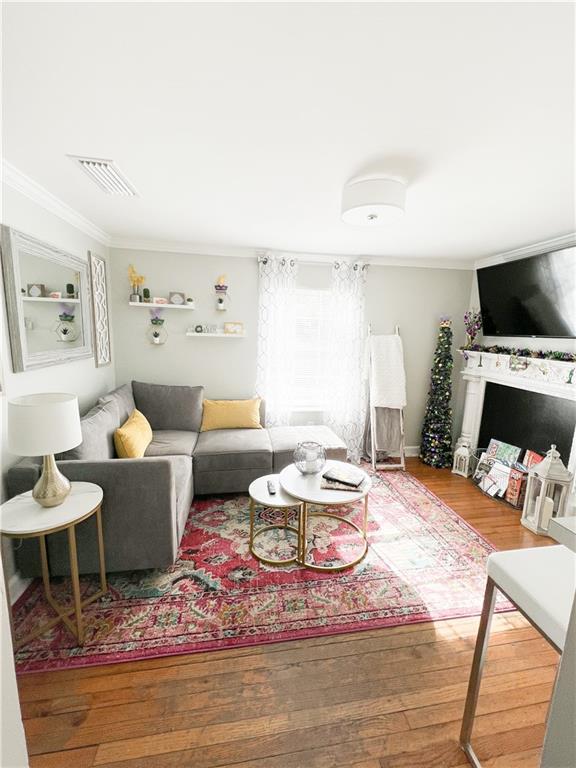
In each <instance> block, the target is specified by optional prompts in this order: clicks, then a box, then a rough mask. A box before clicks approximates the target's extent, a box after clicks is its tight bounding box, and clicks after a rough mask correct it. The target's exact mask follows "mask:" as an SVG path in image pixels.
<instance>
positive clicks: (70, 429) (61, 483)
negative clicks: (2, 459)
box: [8, 392, 82, 507]
mask: <svg viewBox="0 0 576 768" xmlns="http://www.w3.org/2000/svg"><path fill="white" fill-rule="evenodd" d="M81 442H82V432H81V429H80V413H79V411H78V398H77V397H76V395H68V394H64V393H60V392H47V393H43V394H37V395H23V396H22V397H17V398H15V399H14V400H10V401H9V403H8V450H9V451H10V452H11V453H14V454H16V455H17V456H43V457H44V461H43V466H42V475H41V476H40V479H39V480H38V482H37V483H36V485H35V486H34V490H33V491H32V497H33V498H34V500H35V501H37V502H38V504H41V505H42V506H43V507H57V506H58V505H59V504H62V502H63V501H64V499H65V498H66V497H67V496H68V494H69V493H70V481H69V480H68V479H67V478H66V477H64V475H63V474H62V473H61V472H60V470H59V469H58V467H57V466H56V461H55V460H54V454H55V453H62V452H63V451H67V450H69V449H70V448H75V447H76V446H77V445H80V443H81Z"/></svg>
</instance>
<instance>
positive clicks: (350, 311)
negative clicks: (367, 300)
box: [323, 261, 367, 462]
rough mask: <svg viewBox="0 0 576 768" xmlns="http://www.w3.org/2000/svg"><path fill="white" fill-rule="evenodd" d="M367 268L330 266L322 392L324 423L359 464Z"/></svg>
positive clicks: (356, 264)
mask: <svg viewBox="0 0 576 768" xmlns="http://www.w3.org/2000/svg"><path fill="white" fill-rule="evenodd" d="M366 270H367V266H366V265H365V264H362V263H361V262H354V263H351V262H346V261H337V262H335V263H334V264H333V266H332V276H331V284H330V291H329V298H328V311H327V317H326V319H327V325H326V333H325V337H326V346H325V356H324V364H325V369H326V372H327V376H326V378H325V382H326V383H325V392H324V393H323V407H324V418H325V421H326V424H327V425H328V426H329V427H331V428H332V429H333V430H334V432H336V434H337V435H339V436H340V437H341V438H342V440H344V442H345V443H346V445H347V446H348V455H349V457H350V459H351V460H352V461H355V462H358V461H360V458H361V456H362V437H363V433H364V422H365V418H366V382H365V378H364V375H363V366H364V360H365V349H364V345H365V338H366V333H365V328H364V285H365V282H366Z"/></svg>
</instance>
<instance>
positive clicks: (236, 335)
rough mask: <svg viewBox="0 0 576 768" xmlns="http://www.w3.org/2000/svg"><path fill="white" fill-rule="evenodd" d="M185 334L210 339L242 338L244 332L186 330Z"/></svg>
mask: <svg viewBox="0 0 576 768" xmlns="http://www.w3.org/2000/svg"><path fill="white" fill-rule="evenodd" d="M186 336H194V337H195V338H198V339H200V338H202V337H204V338H210V339H216V338H218V339H243V338H244V337H245V336H246V334H245V333H195V332H194V331H192V332H186Z"/></svg>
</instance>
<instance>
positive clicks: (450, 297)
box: [366, 266, 472, 446]
mask: <svg viewBox="0 0 576 768" xmlns="http://www.w3.org/2000/svg"><path fill="white" fill-rule="evenodd" d="M471 282H472V272H470V271H468V270H458V269H422V268H416V267H414V268H412V267H378V266H371V267H370V269H369V272H368V282H367V285H366V315H367V319H368V321H369V322H370V323H372V332H373V333H393V332H394V326H395V325H399V326H400V335H401V336H402V344H403V347H404V364H405V367H406V389H407V406H406V409H405V432H406V445H407V446H415V445H419V444H420V431H421V428H422V419H423V418H424V409H425V407H426V399H427V394H428V386H429V383H430V369H431V367H432V362H433V359H434V350H435V348H436V341H437V338H438V326H439V323H440V318H441V316H443V315H447V316H448V317H451V318H452V328H453V332H454V344H453V351H454V373H453V376H452V381H453V392H454V394H453V399H452V407H453V425H454V426H453V433H454V435H457V434H459V433H460V425H461V422H462V411H463V403H464V390H463V387H462V383H461V376H460V370H461V368H462V363H461V358H460V355H459V354H457V352H456V350H457V349H458V347H459V346H461V345H462V344H463V343H464V322H463V315H464V312H465V311H466V310H467V309H468V301H469V296H470V284H471Z"/></svg>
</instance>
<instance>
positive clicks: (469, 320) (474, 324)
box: [464, 309, 482, 349]
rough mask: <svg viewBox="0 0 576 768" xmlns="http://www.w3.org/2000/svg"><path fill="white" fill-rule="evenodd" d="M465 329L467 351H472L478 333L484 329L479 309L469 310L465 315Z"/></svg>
mask: <svg viewBox="0 0 576 768" xmlns="http://www.w3.org/2000/svg"><path fill="white" fill-rule="evenodd" d="M464 328H465V330H466V345H465V347H464V348H465V349H470V347H472V346H473V345H474V341H475V339H476V336H478V333H479V332H480V330H481V329H482V314H481V313H480V310H479V309H469V310H468V312H465V313H464Z"/></svg>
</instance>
